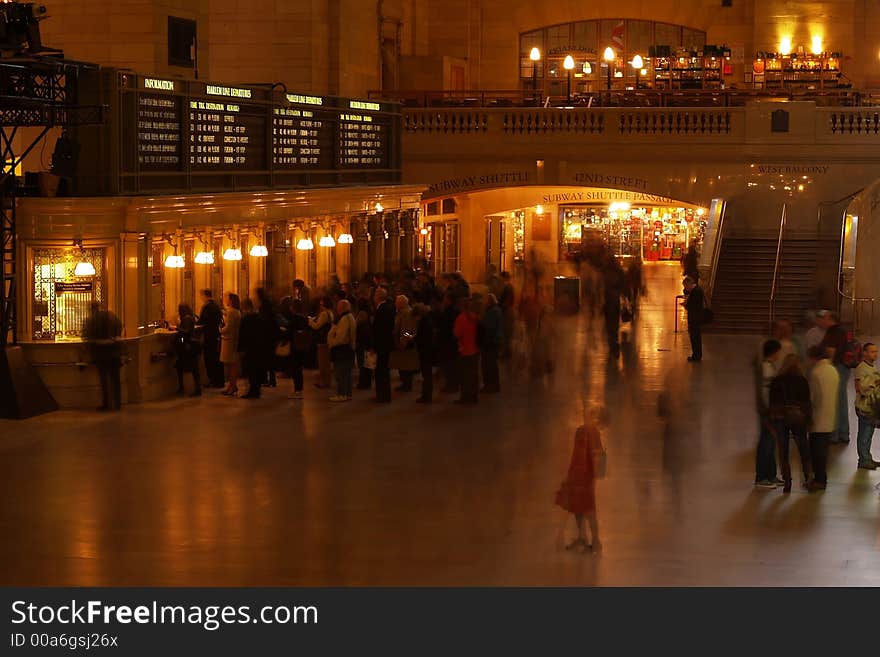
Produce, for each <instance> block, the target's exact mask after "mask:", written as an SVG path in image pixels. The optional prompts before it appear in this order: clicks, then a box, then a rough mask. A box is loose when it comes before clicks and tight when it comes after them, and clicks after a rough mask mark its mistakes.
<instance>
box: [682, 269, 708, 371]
mask: <svg viewBox="0 0 880 657" xmlns="http://www.w3.org/2000/svg"><path fill="white" fill-rule="evenodd" d="M684 289H685V294H687V299H685V300H684V307H685V310H687V323H688V336H689V337H690V339H691V355H690V356H688V361H689V362H691V363H699V362H700V361H701V360H703V319H704V318H703V315H704V312H705V310H706V296H705V295H704V294H703V288H701V287H700V286H699V285H697V281H696V280H695V279H694V278H691V277H690V276H686V277H685V279H684Z"/></svg>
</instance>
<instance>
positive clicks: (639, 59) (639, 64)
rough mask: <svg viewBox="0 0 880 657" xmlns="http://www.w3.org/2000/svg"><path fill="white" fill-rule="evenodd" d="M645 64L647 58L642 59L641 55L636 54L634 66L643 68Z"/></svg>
mask: <svg viewBox="0 0 880 657" xmlns="http://www.w3.org/2000/svg"><path fill="white" fill-rule="evenodd" d="M644 65H645V60H643V59H642V56H641V55H636V56H635V57H633V59H632V67H633V68H642V67H643V66H644Z"/></svg>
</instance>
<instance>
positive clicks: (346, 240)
mask: <svg viewBox="0 0 880 657" xmlns="http://www.w3.org/2000/svg"><path fill="white" fill-rule="evenodd" d="M336 242H337V244H354V238H353V237H352V236H351V233H342V235H340V236H339V238H338V239H337V240H336Z"/></svg>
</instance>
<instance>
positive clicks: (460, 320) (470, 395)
mask: <svg viewBox="0 0 880 657" xmlns="http://www.w3.org/2000/svg"><path fill="white" fill-rule="evenodd" d="M458 304H459V309H460V311H461V312H459V314H458V317H456V318H455V326H454V327H453V332H454V333H455V339H456V341H457V342H458V354H459V373H460V376H461V396H460V397H459V398H458V399H457V400H456V403H458V404H476V403H477V401H478V394H479V392H478V391H479V381H480V348H479V346H478V344H477V332H478V331H479V323H480V319H479V317H477V315H476V313H475V312H474V311H473V309H472V302H471V300H470V299H469V298H462V299H459V302H458Z"/></svg>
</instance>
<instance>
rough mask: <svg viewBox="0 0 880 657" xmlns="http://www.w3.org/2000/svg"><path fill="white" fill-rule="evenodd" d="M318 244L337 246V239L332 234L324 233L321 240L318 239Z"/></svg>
mask: <svg viewBox="0 0 880 657" xmlns="http://www.w3.org/2000/svg"><path fill="white" fill-rule="evenodd" d="M318 244H319V245H320V246H336V240H334V239H333V236H332V235H323V236H322V237H321V239H320V240H318Z"/></svg>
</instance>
